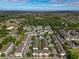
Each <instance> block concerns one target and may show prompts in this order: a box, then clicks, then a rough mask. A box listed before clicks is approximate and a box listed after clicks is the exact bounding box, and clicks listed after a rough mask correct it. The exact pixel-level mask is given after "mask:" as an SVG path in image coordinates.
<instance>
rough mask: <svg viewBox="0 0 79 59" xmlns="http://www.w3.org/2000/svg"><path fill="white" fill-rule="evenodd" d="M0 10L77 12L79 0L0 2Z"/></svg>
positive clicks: (14, 0) (0, 0) (10, 0)
mask: <svg viewBox="0 0 79 59" xmlns="http://www.w3.org/2000/svg"><path fill="white" fill-rule="evenodd" d="M0 10H24V11H28V10H30V11H79V0H0Z"/></svg>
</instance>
